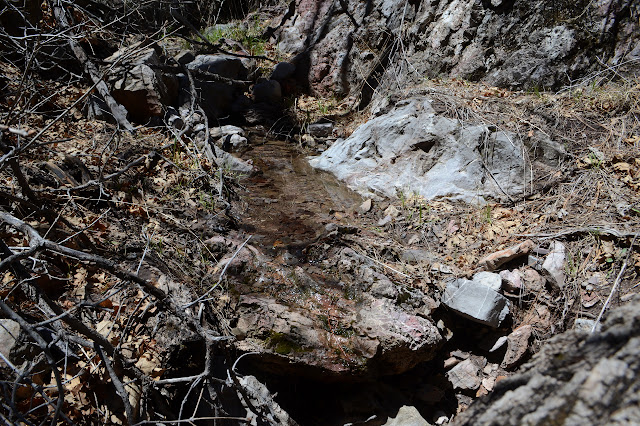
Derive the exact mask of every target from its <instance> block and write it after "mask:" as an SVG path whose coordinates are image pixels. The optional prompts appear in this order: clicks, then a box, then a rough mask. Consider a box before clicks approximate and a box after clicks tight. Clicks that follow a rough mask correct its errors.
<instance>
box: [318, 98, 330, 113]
mask: <svg viewBox="0 0 640 426" xmlns="http://www.w3.org/2000/svg"><path fill="white" fill-rule="evenodd" d="M318 111H319V112H320V114H322V115H327V114H328V113H329V107H328V106H327V104H325V103H324V102H322V101H318Z"/></svg>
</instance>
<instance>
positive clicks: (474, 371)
mask: <svg viewBox="0 0 640 426" xmlns="http://www.w3.org/2000/svg"><path fill="white" fill-rule="evenodd" d="M447 378H448V379H449V381H450V382H451V385H452V386H453V388H454V389H466V390H476V389H478V388H479V387H480V384H481V383H482V377H481V375H480V366H479V365H477V364H476V363H475V362H473V360H471V359H465V360H464V361H462V362H460V363H458V364H457V365H456V366H455V367H453V368H452V369H451V370H449V371H448V372H447Z"/></svg>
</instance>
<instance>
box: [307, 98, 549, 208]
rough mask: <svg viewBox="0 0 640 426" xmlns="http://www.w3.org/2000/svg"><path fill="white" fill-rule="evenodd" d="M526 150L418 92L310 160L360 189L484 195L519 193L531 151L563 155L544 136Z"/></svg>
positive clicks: (477, 198) (472, 198)
mask: <svg viewBox="0 0 640 426" xmlns="http://www.w3.org/2000/svg"><path fill="white" fill-rule="evenodd" d="M526 150H527V148H526V147H523V146H522V145H521V142H520V139H519V138H516V137H514V135H513V134H511V133H509V132H503V131H497V132H496V131H493V130H491V129H490V128H489V127H487V126H486V125H470V124H468V123H463V122H461V121H460V120H456V119H453V118H448V117H444V116H441V115H438V114H437V113H436V112H435V110H434V108H433V107H432V105H431V100H430V99H429V98H423V97H416V98H409V99H407V100H403V101H401V102H398V103H397V104H396V105H395V107H394V108H393V109H392V110H391V111H389V112H388V113H386V114H383V115H381V116H379V117H376V118H374V119H372V120H370V121H368V122H367V123H366V124H364V125H362V126H360V127H359V128H358V129H357V130H356V131H355V132H354V133H353V134H352V135H351V136H350V137H349V138H347V139H344V140H342V139H339V140H337V141H336V142H334V143H333V145H331V147H330V148H329V149H328V150H326V151H325V152H324V153H322V155H320V156H318V157H315V158H312V159H311V160H310V163H311V165H312V166H313V167H316V168H319V169H322V170H327V171H330V172H332V173H333V174H335V175H336V176H337V177H338V178H339V179H341V180H344V181H345V182H346V183H347V184H348V185H349V187H351V188H352V189H354V190H356V191H358V192H361V193H363V194H368V195H370V194H372V193H373V194H377V195H383V196H387V197H396V196H397V195H398V194H399V193H404V194H417V195H420V196H422V197H424V198H425V199H427V200H431V199H435V198H440V197H447V198H449V199H457V200H462V201H465V202H480V203H482V202H485V201H486V199H487V198H495V199H502V198H507V199H508V198H509V197H512V196H514V195H517V194H519V193H521V192H522V191H523V190H524V185H525V181H524V176H526V175H527V174H529V173H530V168H531V164H530V162H529V159H531V158H533V159H535V158H536V155H537V156H538V157H539V158H540V159H542V160H544V161H545V162H551V163H553V161H556V160H553V158H555V159H558V158H560V157H562V152H561V151H562V150H561V148H558V147H557V146H556V145H555V144H554V143H552V142H551V141H540V144H539V145H538V149H537V150H531V154H530V155H528V156H524V155H523V151H526ZM544 156H546V157H547V158H544ZM534 161H535V160H534ZM554 165H555V164H554Z"/></svg>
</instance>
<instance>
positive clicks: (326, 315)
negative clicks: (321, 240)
mask: <svg viewBox="0 0 640 426" xmlns="http://www.w3.org/2000/svg"><path fill="white" fill-rule="evenodd" d="M338 259H339V260H337V262H338V263H339V265H340V267H341V268H345V267H348V268H351V269H350V270H351V273H353V274H354V275H355V276H356V277H358V278H357V279H356V282H354V283H350V284H347V283H344V282H342V283H340V284H338V285H337V286H335V285H333V286H331V285H328V284H327V283H325V282H322V281H321V280H318V279H316V278H313V277H311V276H310V275H309V274H307V273H306V272H305V271H304V270H303V269H302V268H301V267H296V268H294V270H293V272H292V274H291V275H292V282H291V283H289V284H288V286H289V287H288V288H287V289H286V291H278V292H277V293H276V294H275V295H274V296H269V295H266V294H264V293H257V292H256V293H254V294H247V295H243V296H240V297H239V300H238V303H237V308H236V312H237V317H238V319H237V322H236V325H235V327H234V328H233V333H234V335H235V336H236V338H237V339H238V342H237V343H236V348H237V349H239V350H241V351H243V352H258V353H260V354H261V360H260V363H259V366H258V368H260V369H263V370H266V371H270V372H272V373H274V372H275V373H277V374H279V375H281V374H292V373H293V374H296V375H303V376H306V377H309V378H314V379H318V380H349V379H353V378H354V377H361V378H365V377H378V376H388V375H394V374H400V373H403V372H405V371H408V370H409V369H411V368H413V367H415V366H416V365H417V364H418V363H420V362H423V361H428V360H431V359H432V358H433V357H434V356H435V355H436V352H437V349H439V347H440V346H441V343H442V337H441V335H440V332H439V331H438V329H437V328H436V326H435V325H434V323H433V322H432V320H431V318H430V313H431V309H433V308H434V306H436V303H435V301H433V300H431V299H430V298H429V297H428V296H426V295H424V294H423V293H422V292H421V291H419V290H416V289H409V288H404V287H401V286H398V285H396V284H394V283H393V282H392V281H391V280H389V279H388V278H387V277H386V276H384V275H382V274H380V273H378V272H375V271H374V270H373V269H372V268H371V265H369V264H368V262H366V261H364V260H363V259H362V258H361V257H360V256H357V254H356V253H355V252H353V251H352V250H350V249H344V250H343V252H342V253H341V254H340V255H339V256H338ZM346 265H350V266H346ZM258 281H259V282H264V279H261V280H258ZM271 286H273V284H271ZM259 288H260V285H259V284H257V285H254V289H255V290H258V289H259Z"/></svg>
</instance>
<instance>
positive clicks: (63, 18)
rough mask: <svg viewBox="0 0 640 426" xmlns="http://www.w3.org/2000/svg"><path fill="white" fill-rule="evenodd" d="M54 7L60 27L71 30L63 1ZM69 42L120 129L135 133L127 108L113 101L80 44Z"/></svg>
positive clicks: (53, 5)
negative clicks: (128, 118)
mask: <svg viewBox="0 0 640 426" xmlns="http://www.w3.org/2000/svg"><path fill="white" fill-rule="evenodd" d="M52 7H53V13H54V15H55V17H56V21H57V22H58V25H60V28H62V29H63V30H68V29H69V28H71V25H70V23H69V22H70V19H69V17H68V16H67V12H66V10H65V8H64V5H63V3H62V1H61V0H57V1H55V2H53V4H52ZM68 41H69V46H70V47H71V50H72V51H73V53H74V55H75V56H76V58H77V59H78V61H80V63H81V64H82V66H83V67H84V71H85V72H86V73H87V74H88V75H89V77H90V78H91V81H93V82H94V83H95V84H96V89H97V90H98V93H100V95H101V96H102V98H103V99H104V101H105V102H106V103H107V106H108V107H109V110H110V111H111V114H112V115H113V118H114V119H115V120H116V122H117V123H118V124H119V125H120V127H122V128H123V129H125V130H126V131H128V132H131V133H133V132H135V128H134V127H133V126H132V125H131V123H130V122H129V120H127V110H126V108H125V107H123V106H122V105H120V104H119V103H118V102H116V100H115V99H113V96H111V93H110V92H109V88H108V87H107V83H105V82H104V81H103V80H102V76H101V75H100V73H99V72H98V68H97V67H96V66H95V64H94V63H93V62H91V60H90V59H89V57H88V56H87V53H86V52H85V51H84V49H83V48H82V46H80V44H79V43H78V42H77V41H76V39H75V38H74V37H73V36H72V37H69V39H68Z"/></svg>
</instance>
